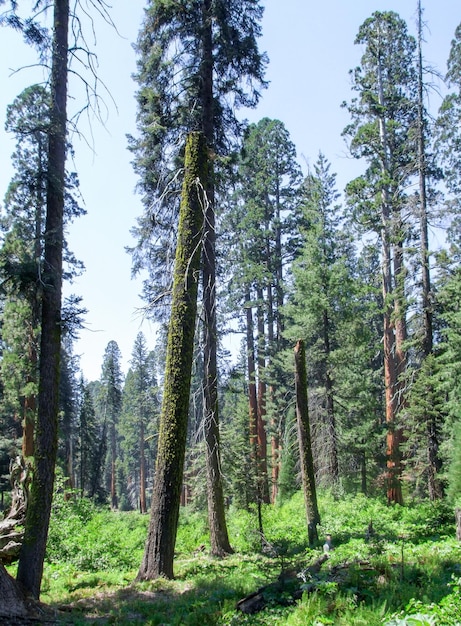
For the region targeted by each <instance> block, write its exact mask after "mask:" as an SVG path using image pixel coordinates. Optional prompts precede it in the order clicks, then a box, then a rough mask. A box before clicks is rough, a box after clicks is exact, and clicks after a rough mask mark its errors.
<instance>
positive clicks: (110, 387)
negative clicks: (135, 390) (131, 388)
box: [99, 341, 123, 509]
mask: <svg viewBox="0 0 461 626" xmlns="http://www.w3.org/2000/svg"><path fill="white" fill-rule="evenodd" d="M121 358H122V355H121V353H120V348H119V347H118V345H117V343H116V342H115V341H109V343H108V344H107V346H106V350H105V352H104V359H103V364H102V372H101V388H100V398H99V403H100V407H101V410H102V414H103V416H104V425H105V429H107V430H106V432H107V438H108V446H107V447H108V455H109V462H108V466H107V467H108V481H107V484H108V491H109V493H110V504H111V507H112V508H113V509H116V508H118V494H117V469H118V468H117V460H118V454H119V434H118V424H119V418H120V412H121V408H122V384H123V374H122V368H121Z"/></svg>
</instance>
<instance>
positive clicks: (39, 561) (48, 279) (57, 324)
mask: <svg viewBox="0 0 461 626" xmlns="http://www.w3.org/2000/svg"><path fill="white" fill-rule="evenodd" d="M53 23H54V34H53V57H52V69H51V109H50V120H51V123H50V131H49V143H48V175H47V198H46V206H47V211H46V225H45V250H44V270H43V274H44V275H43V279H44V280H43V301H42V324H41V342H40V369H39V395H38V415H37V429H36V430H37V432H36V439H35V464H34V478H33V482H32V488H31V493H30V500H29V505H28V510H27V517H26V525H25V533H24V542H23V545H22V549H21V554H20V557H19V566H18V573H17V578H18V580H19V581H20V582H21V583H22V585H23V586H24V588H25V589H26V591H27V592H28V593H29V594H31V595H32V596H33V597H34V598H38V597H39V595H40V586H41V581H42V575H43V561H44V558H45V549H46V540H47V536H48V527H49V521H50V513H51V501H52V498H53V484H54V470H55V464H56V453H57V439H58V411H59V402H58V400H59V397H58V396H59V373H60V353H61V292H62V248H63V231H64V228H63V223H64V222H63V215H64V185H65V160H66V122H67V119H66V105H67V54H68V24H69V2H68V0H56V1H55V3H54V16H53Z"/></svg>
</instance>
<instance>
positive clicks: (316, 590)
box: [5, 494, 461, 626]
mask: <svg viewBox="0 0 461 626" xmlns="http://www.w3.org/2000/svg"><path fill="white" fill-rule="evenodd" d="M58 504H59V503H58ZM320 504H321V515H322V526H320V527H319V543H318V545H317V546H316V547H314V548H309V547H308V546H307V544H306V541H307V536H306V535H307V533H306V522H305V515H304V503H303V498H302V494H295V496H294V497H293V498H292V499H291V500H290V501H289V502H287V503H285V504H283V505H281V506H268V507H267V508H266V509H265V510H264V512H263V522H264V530H265V541H264V542H262V541H261V536H260V535H259V534H258V533H257V532H256V530H255V529H257V517H256V514H255V512H252V511H241V510H232V509H231V510H229V511H228V527H229V534H230V537H231V538H232V539H231V541H232V544H233V547H234V549H235V551H236V552H235V554H233V555H232V556H230V557H228V558H226V559H217V558H213V557H211V556H210V555H209V554H208V551H207V547H206V546H207V545H208V544H207V539H208V532H207V528H206V513H204V512H192V511H182V513H181V519H180V527H179V530H178V540H177V546H176V551H177V554H176V558H175V564H174V569H175V580H166V579H157V580H154V581H147V582H141V583H140V582H135V578H136V574H137V568H138V567H139V563H140V562H141V558H142V552H143V549H144V541H145V537H146V531H147V525H148V516H140V515H139V514H138V513H136V512H129V513H114V512H112V511H109V510H107V509H101V508H94V509H93V508H91V507H89V506H88V504H87V503H85V502H79V501H75V502H74V503H72V502H70V503H69V502H65V503H60V504H59V506H57V508H56V512H55V513H56V514H55V517H54V519H53V521H52V526H51V528H50V539H49V549H48V555H47V562H46V563H45V569H44V577H43V584H42V596H41V597H42V601H43V603H44V605H45V606H46V607H47V608H48V609H50V610H51V611H52V612H53V613H52V619H51V620H50V617H51V615H50V613H48V612H47V614H46V617H45V615H44V616H43V617H44V619H43V620H42V621H40V620H39V621H35V622H29V623H34V624H43V625H45V624H46V626H48V625H49V624H51V623H54V624H62V625H63V626H64V625H69V624H72V625H74V626H79V625H81V626H88V625H89V624H93V625H95V626H97V625H102V624H117V625H120V626H124V625H126V626H128V625H139V626H141V625H142V626H179V625H181V626H208V625H210V626H224V625H228V626H239V625H240V624H245V625H251V626H282V625H284V626H321V625H326V624H334V625H337V626H354V625H357V626H359V625H361V626H378V625H385V626H407V625H408V626H410V624H411V626H461V542H459V541H457V540H456V538H455V523H454V516H453V510H452V508H451V507H450V506H448V505H447V504H446V503H439V504H436V505H433V504H431V503H429V502H423V503H421V502H419V503H411V504H409V505H407V506H405V507H388V506H387V505H386V504H385V503H383V502H382V501H380V500H379V499H376V498H365V497H364V496H344V497H343V498H340V499H334V498H333V497H332V496H331V494H330V495H329V494H323V495H321V497H320ZM371 521H372V527H373V531H372V533H371V535H370V533H369V532H368V531H369V529H370V522H371ZM327 533H331V534H332V536H333V550H332V551H331V553H330V554H329V555H328V558H326V557H325V556H324V554H323V548H322V544H323V539H324V537H325V535H326V534H327ZM263 544H264V545H263ZM203 546H205V549H204V548H203ZM198 548H199V549H198ZM10 571H11V573H12V574H13V575H14V568H12V569H11V570H10ZM5 626H6V625H5ZM14 626H16V624H14ZM28 626H29V625H28Z"/></svg>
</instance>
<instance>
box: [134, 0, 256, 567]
mask: <svg viewBox="0 0 461 626" xmlns="http://www.w3.org/2000/svg"><path fill="white" fill-rule="evenodd" d="M261 15H262V9H261V7H260V6H259V2H257V0H233V1H231V2H229V1H223V0H219V1H218V2H213V1H212V0H200V1H199V2H195V3H192V4H191V3H189V2H187V1H186V0H181V1H180V2H177V3H170V2H162V1H161V0H153V1H152V2H151V3H150V4H149V7H148V10H147V12H146V20H145V22H144V24H143V28H142V30H141V32H140V35H139V38H138V45H137V50H138V53H139V56H140V58H139V61H138V74H137V77H136V78H137V81H138V83H139V85H140V90H139V92H138V128H139V130H140V138H139V139H137V140H134V139H133V140H132V142H131V148H132V150H133V151H134V153H135V160H134V166H135V170H136V171H137V173H138V174H139V175H140V178H141V181H142V182H141V186H142V190H143V192H144V203H145V207H146V212H145V215H144V216H143V217H142V218H141V220H140V221H139V222H138V228H137V229H135V234H136V235H138V239H139V245H138V248H137V249H136V250H135V251H134V267H135V270H137V269H139V268H141V267H143V266H144V267H146V268H147V269H148V271H149V275H150V277H151V279H152V280H151V281H150V282H149V285H148V287H147V292H146V296H147V299H148V301H149V302H152V301H153V300H154V299H155V298H156V295H157V294H156V293H155V292H152V289H151V287H152V286H153V285H164V284H165V279H164V278H163V280H160V281H156V280H155V278H156V277H158V276H159V275H160V276H163V277H167V280H168V281H169V280H170V276H171V273H170V272H169V270H170V269H171V259H172V258H173V255H172V253H171V250H172V246H171V239H172V237H171V235H172V234H173V233H174V232H175V226H174V224H175V219H174V218H173V219H171V212H172V213H173V214H176V212H177V208H176V209H174V208H173V209H172V205H171V202H168V201H167V200H169V199H171V198H174V194H173V193H172V192H174V191H175V188H176V190H177V189H178V187H177V184H175V183H176V181H177V172H178V166H179V165H180V163H181V161H182V156H181V154H182V152H183V145H184V144H183V137H184V136H185V134H186V133H187V132H189V131H191V130H194V131H196V130H198V131H201V132H202V133H203V135H204V137H205V139H206V142H207V147H208V150H209V152H210V156H211V155H213V160H212V161H213V162H216V163H217V164H218V163H220V160H221V159H220V157H224V156H226V155H228V153H229V150H230V147H231V145H232V139H233V137H234V136H235V135H236V134H237V133H238V130H239V123H238V122H237V119H236V117H235V113H234V107H239V106H254V105H255V104H256V102H257V100H258V96H259V94H258V92H257V88H258V87H259V86H260V85H261V83H262V75H263V69H264V57H262V56H261V55H260V54H259V52H258V49H257V45H256V38H257V37H258V35H259V33H260V27H259V20H260V18H261ZM173 49H174V54H173ZM246 86H248V88H246ZM203 185H204V189H205V190H206V196H207V204H206V217H205V219H206V224H207V229H206V232H205V239H204V246H203V265H202V289H203V342H204V345H203V351H204V360H203V362H204V378H203V381H204V382H203V391H204V432H205V440H206V444H207V445H206V454H207V485H208V514H209V526H210V535H211V544H212V551H213V553H214V554H217V555H219V554H221V555H222V554H224V553H225V552H229V551H230V550H231V548H230V545H229V540H228V537H227V529H226V527H225V518H224V499H223V492H222V481H221V472H220V466H219V415H218V403H217V401H218V394H217V378H218V371H217V363H216V350H217V348H216V342H217V324H216V284H215V281H216V216H215V200H216V198H215V195H216V177H215V172H213V167H212V166H210V168H209V173H208V179H207V180H206V181H203ZM153 209H154V211H153ZM152 226H153V228H152ZM152 242H155V243H154V245H152ZM169 259H170V266H169V264H168V260H169ZM153 296H154V297H153Z"/></svg>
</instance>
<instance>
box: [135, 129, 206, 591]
mask: <svg viewBox="0 0 461 626" xmlns="http://www.w3.org/2000/svg"><path fill="white" fill-rule="evenodd" d="M207 168H208V159H207V149H206V143H205V139H204V137H203V135H202V134H201V133H191V134H190V135H189V136H188V137H187V142H186V153H185V175H184V183H183V188H182V197H181V207H180V216H179V227H178V244H177V248H176V259H175V268H174V282H173V298H172V306H171V317H170V325H169V331H168V341H167V356H166V367H165V382H164V394H163V405H162V413H161V417H160V431H159V441H158V451H157V467H156V473H155V483H154V490H153V494H152V505H151V517H150V524H149V532H148V537H147V542H146V547H145V551H144V557H143V560H142V563H141V567H140V569H139V572H138V576H137V579H138V580H151V579H154V578H158V577H159V576H165V577H166V578H173V559H174V548H175V543H176V533H177V528H178V517H179V504H180V499H181V488H182V481H183V471H184V458H185V450H186V438H187V422H188V414H189V396H190V383H191V372H192V361H193V352H194V333H195V321H196V313H197V273H198V272H199V268H200V253H201V245H200V244H201V236H202V228H203V217H204V216H203V206H204V195H203V188H202V187H201V186H200V185H199V184H197V180H199V181H205V180H207V176H208V172H207Z"/></svg>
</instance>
